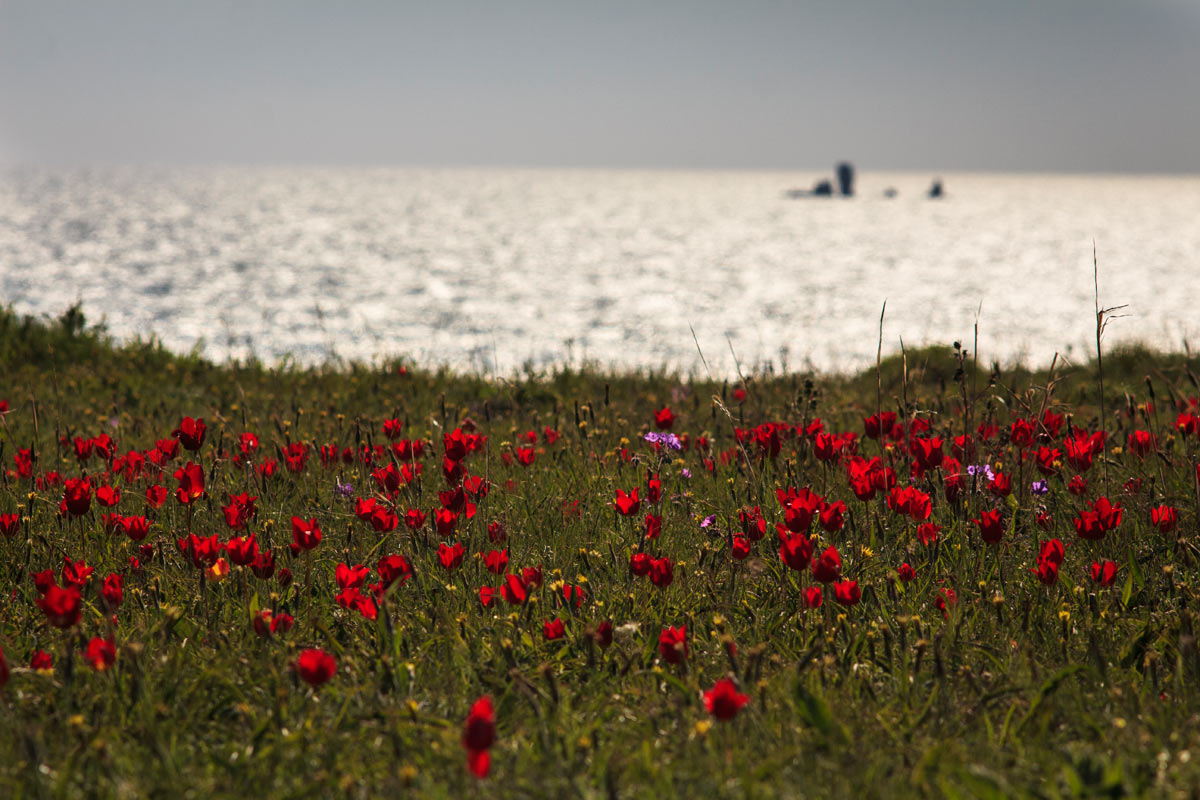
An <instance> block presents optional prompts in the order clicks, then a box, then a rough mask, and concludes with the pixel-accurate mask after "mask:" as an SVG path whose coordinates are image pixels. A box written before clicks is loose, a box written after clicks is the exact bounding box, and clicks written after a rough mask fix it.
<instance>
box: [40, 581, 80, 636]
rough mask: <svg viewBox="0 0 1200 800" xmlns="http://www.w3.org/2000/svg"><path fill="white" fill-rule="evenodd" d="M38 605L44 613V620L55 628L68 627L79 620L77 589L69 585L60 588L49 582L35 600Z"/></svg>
mask: <svg viewBox="0 0 1200 800" xmlns="http://www.w3.org/2000/svg"><path fill="white" fill-rule="evenodd" d="M37 604H38V607H39V608H41V609H42V612H43V613H45V615H46V621H47V622H48V623H50V624H51V625H53V626H54V627H55V628H70V627H73V626H74V625H75V624H76V623H77V622H79V614H80V611H81V607H82V605H81V603H80V600H79V589H77V588H75V587H74V586H70V587H68V588H66V589H60V588H59V587H58V586H56V585H54V584H51V585H49V586H47V587H46V591H45V592H44V593H43V594H42V596H41V597H40V598H38V601H37Z"/></svg>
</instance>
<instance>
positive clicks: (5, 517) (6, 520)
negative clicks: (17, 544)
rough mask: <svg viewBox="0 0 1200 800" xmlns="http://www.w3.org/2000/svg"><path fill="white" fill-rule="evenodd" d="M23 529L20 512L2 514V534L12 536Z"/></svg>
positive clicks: (0, 520)
mask: <svg viewBox="0 0 1200 800" xmlns="http://www.w3.org/2000/svg"><path fill="white" fill-rule="evenodd" d="M20 529H21V515H20V514H16V513H13V514H0V534H4V535H5V536H12V535H13V534H15V533H16V532H17V531H19V530H20Z"/></svg>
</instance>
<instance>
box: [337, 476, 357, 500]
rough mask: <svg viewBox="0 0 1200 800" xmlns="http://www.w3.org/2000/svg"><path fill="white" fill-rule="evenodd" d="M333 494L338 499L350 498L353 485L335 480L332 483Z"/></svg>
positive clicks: (352, 492)
mask: <svg viewBox="0 0 1200 800" xmlns="http://www.w3.org/2000/svg"><path fill="white" fill-rule="evenodd" d="M333 493H334V494H336V495H337V496H338V497H350V496H351V495H353V494H354V484H352V483H342V482H341V481H339V480H337V479H336V478H335V479H334V481H333Z"/></svg>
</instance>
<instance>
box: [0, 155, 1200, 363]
mask: <svg viewBox="0 0 1200 800" xmlns="http://www.w3.org/2000/svg"><path fill="white" fill-rule="evenodd" d="M818 177H822V176H820V175H817V174H816V173H769V172H758V173H744V172H671V171H662V172H635V171H600V170H562V171H558V170H418V169H362V170H356V169H342V168H338V169H309V168H298V169H296V168H289V169H283V168H280V169H258V168H251V169H246V168H237V169H235V168H228V169H183V168H179V169H176V168H172V169H147V168H138V169H132V168H130V169H108V170H89V171H80V170H76V171H21V170H18V171H9V172H7V173H2V174H0V300H3V302H5V303H8V304H11V305H12V306H13V307H14V308H15V309H16V310H18V311H20V312H23V313H36V314H42V313H46V314H58V313H61V312H62V310H63V309H64V308H65V307H66V306H67V305H69V304H70V303H72V302H74V301H76V300H80V301H82V303H83V307H84V311H85V312H86V313H87V314H88V316H89V318H91V319H100V318H104V319H105V320H106V321H107V324H108V326H109V329H110V330H111V331H112V332H113V333H115V334H116V335H118V336H122V337H125V336H131V335H134V334H143V335H145V334H148V333H153V334H155V335H157V336H158V337H160V338H161V339H162V340H163V342H164V343H165V344H166V345H168V346H169V347H171V348H173V349H179V350H188V349H191V348H192V347H194V346H196V345H197V343H201V346H202V348H203V351H204V352H205V353H206V354H207V355H209V356H211V357H214V358H218V359H220V358H226V357H238V358H241V357H246V356H248V355H250V354H252V353H253V354H255V355H257V356H258V357H260V358H263V359H265V360H268V361H274V360H276V359H279V358H282V357H285V356H286V355H288V354H290V355H291V356H293V357H294V358H296V359H297V360H299V361H302V362H313V361H320V360H322V359H325V358H328V357H330V356H338V357H343V358H358V359H374V358H378V357H380V356H383V355H396V354H400V355H407V356H410V357H411V358H412V359H414V360H415V361H416V362H418V363H421V364H440V363H448V364H451V365H454V366H457V367H459V368H463V369H472V370H485V371H492V370H497V371H499V372H501V373H506V372H510V371H512V370H513V369H515V368H518V367H520V366H521V365H522V364H524V363H525V362H532V363H534V364H537V365H546V364H552V363H562V362H570V363H578V362H580V361H581V360H583V359H586V360H589V361H594V362H599V363H600V364H601V365H616V366H622V367H639V366H649V367H659V366H669V367H673V368H678V369H681V370H683V371H693V370H695V371H702V369H703V368H702V367H701V366H700V360H699V357H698V355H697V344H696V341H694V340H693V336H692V332H691V329H689V325H690V326H691V328H693V329H694V330H695V335H696V339H697V340H698V342H699V345H700V349H701V350H702V351H703V353H704V356H705V358H706V360H707V361H708V364H709V367H710V368H712V369H713V370H714V372H715V371H717V370H722V371H725V372H726V374H727V372H728V370H730V369H732V355H731V352H733V353H736V354H737V357H738V359H739V360H740V361H741V362H742V363H743V366H745V367H749V366H753V365H755V364H762V363H765V362H772V363H774V364H775V365H776V366H790V367H797V366H804V365H809V364H811V365H812V366H815V367H818V368H839V369H851V368H855V367H859V366H862V365H865V364H868V363H871V362H873V360H874V355H875V347H876V337H877V326H878V319H879V312H880V306H881V304H882V303H883V301H884V300H885V299H886V300H887V318H886V322H885V327H884V337H885V349H887V350H889V351H894V350H896V349H898V344H899V339H900V337H903V339H904V342H905V344H906V345H916V344H923V343H931V342H950V341H952V340H954V339H963V340H964V341H967V342H969V341H970V339H971V336H972V327H973V325H974V323H975V319H976V314H977V313H978V319H979V328H980V352H981V356H983V357H984V358H994V359H1000V360H1008V359H1011V358H1016V357H1022V358H1025V359H1026V360H1028V361H1031V362H1035V363H1045V362H1048V361H1049V360H1050V358H1051V357H1052V356H1053V354H1054V353H1055V352H1060V353H1063V354H1072V355H1074V357H1076V358H1082V357H1085V356H1086V352H1087V351H1086V348H1087V347H1088V346H1089V345H1088V340H1089V338H1090V337H1091V336H1092V335H1093V334H1094V324H1095V323H1094V309H1093V295H1092V243H1093V240H1094V241H1095V243H1096V247H1097V250H1098V253H1099V263H1100V270H1101V299H1102V301H1103V302H1104V303H1105V304H1107V305H1118V304H1127V306H1128V307H1127V308H1126V309H1125V310H1124V313H1125V314H1126V315H1127V316H1126V317H1124V318H1122V319H1118V320H1116V321H1114V323H1113V327H1112V328H1111V329H1110V334H1109V336H1110V337H1111V341H1113V342H1116V341H1118V340H1122V339H1125V340H1128V339H1140V340H1143V341H1146V342H1149V343H1152V344H1156V345H1160V346H1164V347H1175V348H1178V347H1180V346H1181V344H1182V342H1183V340H1184V339H1185V338H1186V337H1189V336H1192V337H1194V336H1196V334H1197V333H1198V332H1200V312H1198V311H1197V308H1198V306H1200V279H1198V271H1200V177H1151V176H1109V175H1103V176H1053V175H1051V176H1048V175H1002V174H986V175H985V174H978V175H976V174H950V175H945V176H943V177H944V179H945V185H946V190H947V195H946V197H945V198H943V199H941V200H937V201H931V200H928V199H926V198H925V197H924V190H925V189H926V188H927V186H928V183H929V180H930V178H931V176H930V175H917V174H899V173H897V174H879V173H870V172H866V173H861V174H860V176H859V181H858V183H859V187H858V188H859V193H858V196H857V197H855V198H853V199H824V198H822V199H818V198H806V199H788V198H786V197H785V196H784V190H786V189H788V188H791V187H796V186H810V185H811V184H812V183H813V182H814V180H815V179H816V178H818ZM887 187H895V188H896V189H897V190H898V192H899V194H898V196H897V197H895V198H894V199H886V198H885V197H884V189H885V188H887Z"/></svg>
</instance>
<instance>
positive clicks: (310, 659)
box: [296, 648, 337, 686]
mask: <svg viewBox="0 0 1200 800" xmlns="http://www.w3.org/2000/svg"><path fill="white" fill-rule="evenodd" d="M335 672H337V660H336V659H334V657H333V656H331V655H330V654H329V653H326V652H325V651H324V650H321V649H319V648H309V649H308V650H304V651H302V652H301V653H300V656H299V658H297V659H296V674H297V675H299V676H300V679H301V680H303V681H304V682H305V683H307V684H308V685H309V686H320V685H321V684H323V683H326V682H328V681H329V679H330V678H332V677H333V675H334V673H335Z"/></svg>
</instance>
